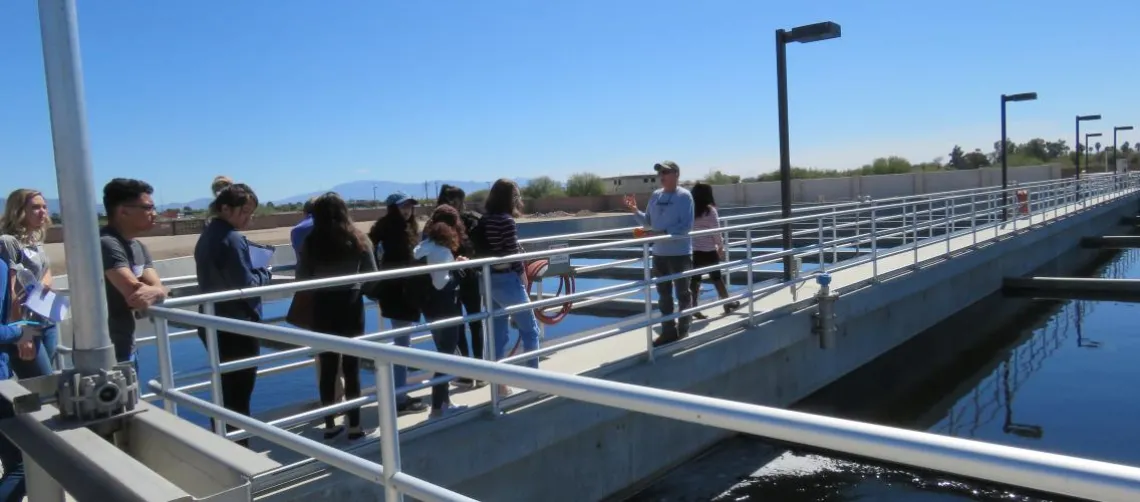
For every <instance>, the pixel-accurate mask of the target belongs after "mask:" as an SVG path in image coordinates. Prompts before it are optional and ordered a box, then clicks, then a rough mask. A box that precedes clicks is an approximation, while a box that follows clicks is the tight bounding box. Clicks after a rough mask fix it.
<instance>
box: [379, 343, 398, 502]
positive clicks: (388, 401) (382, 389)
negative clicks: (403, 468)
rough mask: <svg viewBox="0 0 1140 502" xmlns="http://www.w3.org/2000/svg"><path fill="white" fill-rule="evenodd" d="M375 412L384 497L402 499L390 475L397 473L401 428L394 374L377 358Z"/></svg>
mask: <svg viewBox="0 0 1140 502" xmlns="http://www.w3.org/2000/svg"><path fill="white" fill-rule="evenodd" d="M373 367H374V368H375V369H374V370H373V371H374V372H375V373H376V411H377V412H378V413H379V419H380V463H381V465H383V466H384V500H386V501H388V502H402V501H403V500H404V495H403V494H401V493H400V491H399V490H397V489H396V484H395V483H394V482H393V481H392V478H393V477H394V476H395V475H396V473H398V472H400V428H399V426H398V425H397V424H396V388H395V384H396V377H395V376H394V375H392V363H391V362H389V361H383V360H380V359H376V360H375V361H374V362H373Z"/></svg>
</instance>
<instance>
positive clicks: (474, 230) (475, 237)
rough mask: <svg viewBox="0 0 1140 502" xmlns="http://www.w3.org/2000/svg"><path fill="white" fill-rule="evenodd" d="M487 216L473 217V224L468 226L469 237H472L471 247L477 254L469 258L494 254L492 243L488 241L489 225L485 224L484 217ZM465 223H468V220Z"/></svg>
mask: <svg viewBox="0 0 1140 502" xmlns="http://www.w3.org/2000/svg"><path fill="white" fill-rule="evenodd" d="M484 218H486V217H485V216H480V217H479V219H477V220H476V219H472V220H473V222H474V223H473V226H469V227H467V238H468V239H471V248H472V249H473V250H474V251H475V256H473V257H471V256H469V257H468V258H488V257H491V256H494V252H493V251H491V244H490V242H488V241H487V226H486V225H484V224H483V223H484V221H483V219H484ZM464 223H467V222H466V221H465V222H464Z"/></svg>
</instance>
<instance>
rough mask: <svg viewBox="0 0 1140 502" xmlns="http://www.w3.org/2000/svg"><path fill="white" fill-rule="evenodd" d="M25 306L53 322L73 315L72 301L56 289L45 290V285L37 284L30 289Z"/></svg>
mask: <svg viewBox="0 0 1140 502" xmlns="http://www.w3.org/2000/svg"><path fill="white" fill-rule="evenodd" d="M24 306H25V307H27V308H28V310H31V311H32V312H35V313H37V314H39V315H41V316H43V317H44V318H46V319H49V320H51V321H52V322H61V321H63V320H64V319H67V318H68V317H71V301H70V300H68V298H67V297H66V296H64V295H59V294H56V292H55V291H51V290H47V291H44V288H43V285H36V286H34V287H32V288H31V290H29V291H28V298H27V300H24Z"/></svg>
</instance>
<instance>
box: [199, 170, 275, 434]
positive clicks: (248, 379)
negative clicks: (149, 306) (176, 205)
mask: <svg viewBox="0 0 1140 502" xmlns="http://www.w3.org/2000/svg"><path fill="white" fill-rule="evenodd" d="M213 188H214V196H215V198H214V201H213V202H212V203H210V215H211V219H210V222H209V223H208V224H207V225H206V228H205V230H203V231H202V235H200V236H199V237H198V243H197V244H196V245H195V246H194V262H195V267H196V270H197V275H198V288H199V289H200V290H201V291H202V292H203V293H211V292H215V291H228V290H233V289H245V288H252V287H255V286H263V285H266V284H269V279H270V274H269V270H267V269H265V268H254V267H253V265H252V262H251V260H250V255H249V241H247V240H246V238H245V236H244V235H242V234H241V230H243V229H245V228H246V227H248V226H249V223H250V221H252V219H253V212H254V211H256V210H257V204H258V202H257V195H256V194H254V193H253V189H252V188H250V187H249V186H248V185H246V184H244V183H237V184H234V183H233V182H232V181H230V179H229V178H225V177H221V176H219V177H218V178H217V179H215V180H214V186H213ZM214 314H215V315H218V316H221V317H229V318H231V319H240V320H243V321H251V322H261V299H260V298H256V297H255V298H246V299H241V300H232V301H228V302H221V303H218V304H217V305H215V306H214ZM198 336H199V338H201V339H202V343H203V344H206V335H205V331H204V330H201V329H200V330H198ZM260 353H261V344H260V342H258V340H257V339H256V338H251V337H248V336H245V335H239V334H237V333H227V332H225V331H219V332H218V360H219V361H221V362H223V363H226V362H230V361H236V360H239V359H248V358H251V357H255V356H257V355H259V354H260ZM256 382H257V368H246V369H242V370H237V371H231V372H228V373H222V405H223V406H225V407H226V409H228V410H231V411H234V412H237V413H241V414H242V415H246V416H249V415H250V400H251V399H252V398H253V387H254V384H255V383H256ZM233 429H235V427H233V426H231V425H228V424H227V425H226V430H233ZM238 443H239V444H241V445H242V446H246V447H248V446H249V440H247V439H243V440H241V441H239V442H238Z"/></svg>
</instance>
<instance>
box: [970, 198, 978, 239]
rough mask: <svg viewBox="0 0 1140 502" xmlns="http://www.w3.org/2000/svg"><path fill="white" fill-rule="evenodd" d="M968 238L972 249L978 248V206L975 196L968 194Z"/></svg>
mask: <svg viewBox="0 0 1140 502" xmlns="http://www.w3.org/2000/svg"><path fill="white" fill-rule="evenodd" d="M970 236H971V238H972V239H973V247H978V205H977V195H975V194H972V193H971V194H970Z"/></svg>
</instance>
